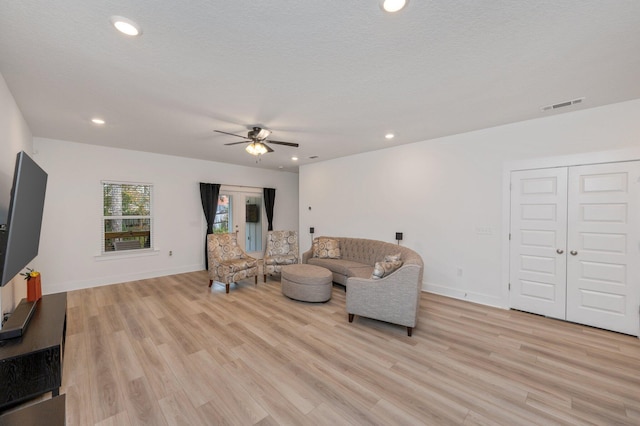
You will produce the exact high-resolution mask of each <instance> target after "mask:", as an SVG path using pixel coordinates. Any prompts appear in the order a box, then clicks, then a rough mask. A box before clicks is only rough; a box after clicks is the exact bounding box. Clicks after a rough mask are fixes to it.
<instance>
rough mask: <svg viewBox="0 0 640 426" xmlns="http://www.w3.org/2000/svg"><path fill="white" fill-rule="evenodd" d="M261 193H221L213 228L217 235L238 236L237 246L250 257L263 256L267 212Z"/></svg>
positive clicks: (230, 191)
mask: <svg viewBox="0 0 640 426" xmlns="http://www.w3.org/2000/svg"><path fill="white" fill-rule="evenodd" d="M262 205H263V203H262V193H261V192H257V191H255V192H253V191H251V192H249V191H233V190H225V189H222V190H221V191H220V196H219V198H218V209H217V211H216V218H215V221H214V225H213V232H214V233H220V234H224V233H231V232H235V233H236V234H237V239H238V245H240V247H242V249H243V250H244V251H245V252H246V253H247V254H248V255H249V256H251V257H255V258H257V259H261V258H262V255H263V252H264V247H263V244H264V236H265V227H264V220H263V218H264V209H263V207H262Z"/></svg>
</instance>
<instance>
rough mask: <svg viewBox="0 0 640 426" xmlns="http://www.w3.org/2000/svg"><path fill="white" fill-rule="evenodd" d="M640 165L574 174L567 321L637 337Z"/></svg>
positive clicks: (574, 170) (619, 165)
mask: <svg viewBox="0 0 640 426" xmlns="http://www.w3.org/2000/svg"><path fill="white" fill-rule="evenodd" d="M639 179H640V162H637V161H635V162H622V163H611V164H597V165H589V166H576V167H571V168H570V169H569V190H568V223H569V227H568V244H567V249H568V256H567V320H569V321H574V322H578V323H581V324H587V325H592V326H595V327H600V328H604V329H607V330H613V331H619V332H622V333H628V334H634V335H637V334H638V329H639V327H640V326H639V323H640V318H639V314H638V304H639V302H640V299H639V297H638V296H639V294H640V291H639V287H640V256H639V254H640V247H639V243H640V241H639V240H640V232H639V224H640V188H639V186H640V184H639V183H638V182H639Z"/></svg>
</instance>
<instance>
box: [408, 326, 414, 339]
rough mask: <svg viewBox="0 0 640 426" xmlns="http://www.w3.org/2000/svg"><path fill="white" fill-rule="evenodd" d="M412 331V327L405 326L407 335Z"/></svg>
mask: <svg viewBox="0 0 640 426" xmlns="http://www.w3.org/2000/svg"><path fill="white" fill-rule="evenodd" d="M412 331H413V328H412V327H407V336H409V337H411V332H412Z"/></svg>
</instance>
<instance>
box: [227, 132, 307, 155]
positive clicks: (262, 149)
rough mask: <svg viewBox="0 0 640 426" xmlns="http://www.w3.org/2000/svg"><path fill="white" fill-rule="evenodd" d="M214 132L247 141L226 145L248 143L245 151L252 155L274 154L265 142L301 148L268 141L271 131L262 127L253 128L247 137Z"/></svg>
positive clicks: (291, 144)
mask: <svg viewBox="0 0 640 426" xmlns="http://www.w3.org/2000/svg"><path fill="white" fill-rule="evenodd" d="M214 132H218V133H224V134H225V135H231V136H235V137H237V138H242V139H245V140H244V141H241V142H232V143H226V144H225V145H238V144H240V143H248V144H249V145H247V147H246V148H245V150H246V151H247V152H248V153H249V154H251V155H262V154H266V153H268V152H273V149H271V147H270V146H268V145H267V144H266V143H265V142H269V143H270V144H275V145H284V146H292V147H294V148H297V147H298V146H300V145H298V144H297V143H293V142H282V141H274V140H272V139H269V140H267V138H268V137H269V135H270V134H271V131H270V130H267V129H262V128H260V127H253V129H252V130H249V133H247V136H246V137H245V136H240V135H236V134H235V133H228V132H223V131H222V130H214Z"/></svg>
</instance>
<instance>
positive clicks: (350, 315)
mask: <svg viewBox="0 0 640 426" xmlns="http://www.w3.org/2000/svg"><path fill="white" fill-rule="evenodd" d="M353 317H354V314H349V322H353Z"/></svg>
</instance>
